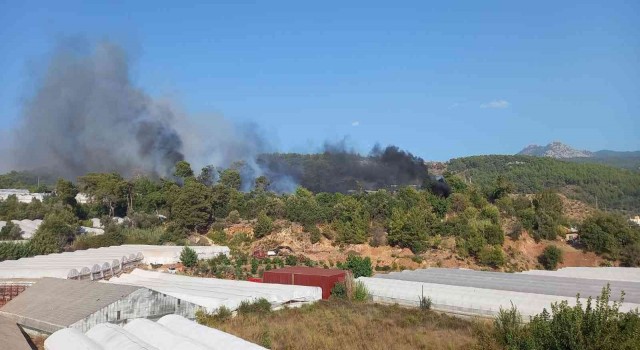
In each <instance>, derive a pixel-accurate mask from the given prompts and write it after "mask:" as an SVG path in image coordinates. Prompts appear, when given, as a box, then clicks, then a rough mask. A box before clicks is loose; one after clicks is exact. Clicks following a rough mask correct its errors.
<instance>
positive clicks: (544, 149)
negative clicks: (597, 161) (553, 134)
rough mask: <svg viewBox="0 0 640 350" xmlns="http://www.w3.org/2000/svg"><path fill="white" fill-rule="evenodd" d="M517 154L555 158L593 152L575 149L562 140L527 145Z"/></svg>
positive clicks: (591, 155)
mask: <svg viewBox="0 0 640 350" xmlns="http://www.w3.org/2000/svg"><path fill="white" fill-rule="evenodd" d="M518 154H519V155H525V156H537V157H551V158H556V159H566V158H586V157H593V153H592V152H589V151H584V150H577V149H575V148H572V147H570V146H567V145H565V144H564V143H562V142H557V141H556V142H552V143H550V144H548V145H546V146H538V145H529V146H527V147H525V148H523V149H522V151H520V152H518Z"/></svg>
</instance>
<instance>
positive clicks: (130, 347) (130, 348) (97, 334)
mask: <svg viewBox="0 0 640 350" xmlns="http://www.w3.org/2000/svg"><path fill="white" fill-rule="evenodd" d="M85 335H86V336H87V337H89V338H90V339H92V340H93V341H95V342H96V343H98V344H100V345H102V347H103V348H104V349H105V350H157V349H158V348H156V347H155V346H152V345H150V344H148V343H146V342H144V341H143V340H142V339H140V338H138V337H137V336H135V335H133V334H131V333H129V332H127V331H126V330H125V329H124V328H122V327H120V326H118V325H115V324H111V323H101V324H99V325H96V326H94V327H93V328H91V329H90V330H89V331H87V332H86V333H85Z"/></svg>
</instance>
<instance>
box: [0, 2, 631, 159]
mask: <svg viewBox="0 0 640 350" xmlns="http://www.w3.org/2000/svg"><path fill="white" fill-rule="evenodd" d="M69 37H82V38H85V39H87V40H102V39H108V40H111V41H114V42H117V43H119V44H121V45H123V46H124V47H125V48H126V49H127V51H128V53H129V56H130V59H131V61H132V66H133V68H132V71H131V75H132V79H133V81H134V83H135V85H136V86H138V87H140V88H142V89H144V90H145V91H146V92H147V93H149V94H150V95H152V96H154V97H158V98H166V99H170V100H172V101H174V102H175V103H177V104H178V105H179V106H180V107H181V108H182V109H183V110H184V111H185V112H186V113H187V114H188V115H189V118H193V119H194V120H196V121H197V120H198V119H199V118H200V119H206V118H211V116H212V115H214V114H215V115H224V116H225V117H226V118H227V119H229V120H232V121H234V122H237V123H239V124H255V125H257V126H258V127H259V128H260V129H261V130H262V131H263V132H264V134H265V135H267V138H268V140H269V142H270V143H271V145H272V147H273V148H274V149H278V150H280V151H286V152H289V151H293V152H313V151H317V150H318V149H319V148H320V147H321V146H322V144H323V143H324V142H325V141H330V142H335V141H340V140H344V139H346V141H347V143H348V144H349V145H351V146H352V147H353V148H355V149H356V150H358V151H360V152H364V153H366V152H367V151H368V150H369V149H370V148H371V147H372V146H373V145H374V144H376V143H380V144H382V145H388V144H394V145H397V146H399V147H401V148H403V149H406V150H409V151H411V152H412V153H414V154H416V155H418V156H421V157H423V158H424V159H427V160H447V159H450V158H454V157H461V156H466V155H474V154H513V153H516V152H518V151H519V150H520V149H522V148H523V147H524V146H526V145H528V144H547V143H549V142H551V141H556V140H560V141H562V142H565V143H567V144H569V145H571V146H573V147H576V148H580V149H588V150H600V149H613V150H640V98H639V97H640V2H638V1H599V2H597V1H596V2H593V1H560V2H559V1H530V2H523V1H457V2H444V1H442V2H432V1H362V2H360V1H348V2H345V1H322V2H320V1H317V2H309V1H275V0H274V1H260V2H243V1H229V2H218V1H207V2H202V3H200V2H196V1H193V2H190V1H182V2H176V1H129V2H125V1H122V2H121V1H104V2H94V1H77V2H76V1H55V2H54V1H5V0H0V82H1V84H0V129H2V130H3V131H5V132H10V131H11V130H12V128H13V127H14V126H15V125H16V124H17V123H18V121H19V120H20V114H21V109H22V105H23V101H25V99H28V98H29V96H30V94H31V93H32V90H33V85H34V80H35V78H34V77H35V76H37V75H38V71H39V69H41V68H39V67H41V66H42V65H43V62H45V61H46V57H47V55H48V54H49V53H51V51H52V49H53V47H54V45H55V43H56V42H57V41H59V40H64V39H65V38H69ZM0 135H2V134H1V133H0Z"/></svg>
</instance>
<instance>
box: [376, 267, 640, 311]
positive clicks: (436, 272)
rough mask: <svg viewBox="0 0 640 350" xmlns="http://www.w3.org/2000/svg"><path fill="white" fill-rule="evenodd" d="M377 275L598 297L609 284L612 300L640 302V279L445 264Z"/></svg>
mask: <svg viewBox="0 0 640 350" xmlns="http://www.w3.org/2000/svg"><path fill="white" fill-rule="evenodd" d="M376 278H381V279H394V280H404V281H414V282H423V283H435V284H446V285H452V286H461V287H473V288H482V289H496V290H504V291H512V292H521V293H532V294H544V295H556V296H563V297H569V298H575V296H576V295H577V294H580V296H582V297H584V298H587V297H594V298H595V297H597V296H599V295H600V293H601V292H602V288H603V287H605V286H607V284H609V285H610V288H611V299H612V300H618V299H619V298H620V294H621V293H622V291H624V293H625V297H624V300H625V301H627V302H630V303H640V283H638V282H628V281H606V280H594V279H584V278H571V277H560V276H554V275H527V274H517V273H504V272H492V271H474V270H467V269H445V268H430V269H420V270H414V271H402V272H392V273H390V274H386V275H377V276H376Z"/></svg>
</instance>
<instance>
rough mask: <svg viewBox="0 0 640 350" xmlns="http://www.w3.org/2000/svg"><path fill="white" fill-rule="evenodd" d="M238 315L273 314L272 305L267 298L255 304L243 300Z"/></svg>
mask: <svg viewBox="0 0 640 350" xmlns="http://www.w3.org/2000/svg"><path fill="white" fill-rule="evenodd" d="M237 311H238V314H241V315H246V314H252V313H253V314H262V315H263V314H267V313H269V312H271V303H270V302H269V300H267V299H265V298H260V299H257V300H255V301H253V302H250V301H247V300H243V301H242V302H241V303H240V306H238V309H237Z"/></svg>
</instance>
